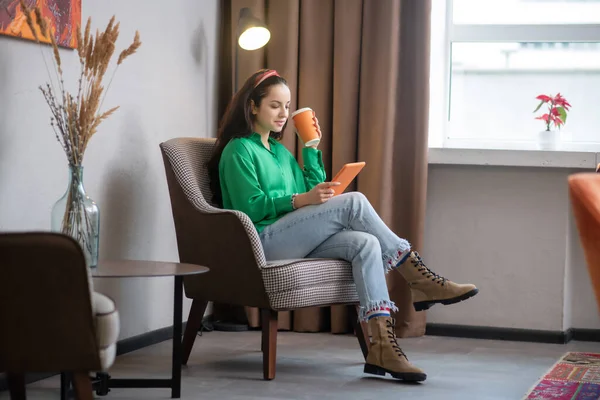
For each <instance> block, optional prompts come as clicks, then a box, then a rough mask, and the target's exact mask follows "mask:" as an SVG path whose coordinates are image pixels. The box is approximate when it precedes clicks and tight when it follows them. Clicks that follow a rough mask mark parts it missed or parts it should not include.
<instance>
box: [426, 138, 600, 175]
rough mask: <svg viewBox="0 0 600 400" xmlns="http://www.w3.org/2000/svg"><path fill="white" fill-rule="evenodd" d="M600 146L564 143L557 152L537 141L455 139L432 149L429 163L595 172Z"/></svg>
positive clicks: (596, 144) (599, 159) (598, 144)
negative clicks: (547, 148) (539, 144)
mask: <svg viewBox="0 0 600 400" xmlns="http://www.w3.org/2000/svg"><path fill="white" fill-rule="evenodd" d="M598 162H600V143H583V142H577V143H573V142H562V143H560V144H559V146H558V147H557V149H555V150H540V149H539V146H538V144H537V143H536V142H533V141H531V142H491V141H489V142H484V141H472V140H452V141H451V142H449V143H446V145H445V147H430V148H429V164H450V165H488V166H508V167H544V168H580V169H587V170H591V171H594V170H595V169H596V165H597V164H598Z"/></svg>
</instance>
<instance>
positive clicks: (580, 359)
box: [523, 353, 600, 400]
mask: <svg viewBox="0 0 600 400" xmlns="http://www.w3.org/2000/svg"><path fill="white" fill-rule="evenodd" d="M523 399H524V400H545V399H553V400H598V399H600V354H597V353H567V354H565V355H564V356H563V357H562V358H561V359H560V360H558V362H557V363H556V364H554V366H553V367H552V368H551V369H550V371H548V372H547V373H546V375H544V377H543V378H542V379H540V381H539V382H538V383H537V384H536V385H535V386H534V388H533V389H532V390H531V391H530V392H529V393H528V394H527V395H526V396H525V397H524V398H523Z"/></svg>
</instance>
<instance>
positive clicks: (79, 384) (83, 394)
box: [73, 372, 94, 400]
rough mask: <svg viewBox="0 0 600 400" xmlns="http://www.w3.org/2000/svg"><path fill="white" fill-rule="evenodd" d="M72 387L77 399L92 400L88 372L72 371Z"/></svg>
mask: <svg viewBox="0 0 600 400" xmlns="http://www.w3.org/2000/svg"><path fill="white" fill-rule="evenodd" d="M73 389H74V390H75V398H76V399H77V400H94V395H93V394H92V381H91V380H90V376H89V375H88V372H74V373H73Z"/></svg>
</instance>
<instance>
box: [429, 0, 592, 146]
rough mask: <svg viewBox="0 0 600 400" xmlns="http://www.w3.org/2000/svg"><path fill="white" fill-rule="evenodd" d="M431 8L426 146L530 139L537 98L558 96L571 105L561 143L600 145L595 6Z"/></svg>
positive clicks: (497, 0) (586, 2)
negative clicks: (429, 101)
mask: <svg viewBox="0 0 600 400" xmlns="http://www.w3.org/2000/svg"><path fill="white" fill-rule="evenodd" d="M433 7H434V8H433V10H432V11H433V13H432V43H431V48H432V53H431V106H430V139H431V140H430V143H431V144H432V146H436V147H437V146H440V145H441V146H445V145H451V144H452V142H454V143H456V142H461V141H463V142H467V141H470V142H474V141H477V142H486V141H496V142H498V141H510V142H533V141H536V140H537V134H538V132H540V131H542V130H543V129H544V125H543V122H541V121H539V120H535V119H534V117H535V116H537V115H539V114H541V113H539V112H538V113H536V114H534V113H533V110H534V109H535V107H536V106H537V104H538V101H537V100H536V99H535V97H536V96H537V95H539V94H556V93H559V92H560V93H561V94H562V95H563V96H564V97H565V98H567V100H568V101H569V102H570V103H571V104H572V108H571V111H570V112H569V115H568V118H567V123H566V125H565V126H564V127H563V128H562V130H561V132H562V136H563V140H565V141H572V142H595V143H598V142H600V0H447V1H433ZM482 146H484V145H483V144H482Z"/></svg>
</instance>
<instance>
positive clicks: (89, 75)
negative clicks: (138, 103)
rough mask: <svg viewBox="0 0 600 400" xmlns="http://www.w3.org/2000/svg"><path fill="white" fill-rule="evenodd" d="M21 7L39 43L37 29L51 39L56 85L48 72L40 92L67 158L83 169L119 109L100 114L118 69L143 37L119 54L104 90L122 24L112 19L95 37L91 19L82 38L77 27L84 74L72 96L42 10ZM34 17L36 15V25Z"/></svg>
mask: <svg viewBox="0 0 600 400" xmlns="http://www.w3.org/2000/svg"><path fill="white" fill-rule="evenodd" d="M20 4H21V9H22V10H23V13H24V14H25V18H26V21H27V25H28V26H29V29H31V31H32V32H33V35H34V37H35V39H36V41H37V42H38V43H40V40H39V39H40V38H39V35H38V29H39V32H40V33H41V34H42V35H43V37H44V38H47V37H49V39H50V43H51V45H52V50H53V57H52V60H53V65H54V68H55V73H56V82H53V79H52V76H51V74H50V71H48V75H49V77H50V82H49V83H47V84H46V85H45V86H40V90H41V92H42V94H43V95H44V98H45V100H46V103H48V106H49V107H50V111H51V113H52V116H51V118H50V125H51V126H52V128H53V129H54V132H55V134H56V138H57V140H58V142H59V143H60V144H61V146H62V147H63V149H64V151H65V153H66V155H67V159H68V161H69V165H72V166H81V164H82V161H83V156H84V154H85V150H86V148H87V145H88V143H89V141H90V139H91V138H92V136H94V134H95V133H96V131H97V129H98V126H99V125H100V123H101V122H102V121H104V120H105V119H107V118H108V117H109V116H111V115H112V114H113V113H114V112H115V111H116V110H117V109H118V108H119V107H118V106H117V107H113V108H111V109H109V110H108V111H104V112H102V111H100V109H101V107H102V102H103V100H104V97H105V96H106V92H107V91H108V88H109V87H110V83H111V82H112V78H113V77H114V75H115V73H116V70H117V68H118V66H119V65H121V63H122V62H123V61H124V60H125V59H126V58H127V57H129V56H130V55H132V54H134V53H135V52H136V51H137V50H138V49H139V47H140V46H141V44H142V42H141V41H140V34H139V32H137V31H136V32H135V36H134V38H133V43H131V45H130V46H129V47H127V48H126V49H124V50H123V51H122V52H121V53H120V54H119V57H118V60H117V66H116V67H115V69H114V71H113V74H112V77H111V80H110V81H109V83H108V87H107V88H106V90H105V88H104V86H103V84H102V81H103V79H104V76H105V74H106V71H107V69H108V66H109V64H110V61H111V59H112V57H113V54H114V52H115V48H116V46H115V43H116V41H117V39H118V37H119V23H116V24H115V17H114V16H113V17H112V18H111V19H110V21H109V22H108V25H107V26H106V28H105V29H104V31H102V32H99V31H96V34H95V35H93V34H91V32H90V31H91V18H88V20H87V24H86V26H85V31H84V33H83V34H82V33H81V29H80V27H79V26H78V27H77V54H78V56H79V62H80V64H81V72H80V75H79V82H78V89H77V95H72V94H71V93H68V92H66V91H65V88H64V80H63V71H62V61H61V58H60V52H59V51H58V46H57V44H56V41H55V39H54V34H53V32H51V31H50V30H49V27H48V23H47V22H46V20H45V19H44V17H43V15H42V13H41V10H40V9H39V7H37V6H36V7H35V8H34V9H33V10H31V9H29V8H28V7H27V6H26V4H25V2H24V1H23V0H21V2H20ZM32 14H33V15H35V22H34V20H33V17H32ZM36 27H37V28H38V29H36ZM42 55H43V53H42ZM44 62H45V59H44ZM46 67H47V64H46ZM55 83H56V86H55Z"/></svg>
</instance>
